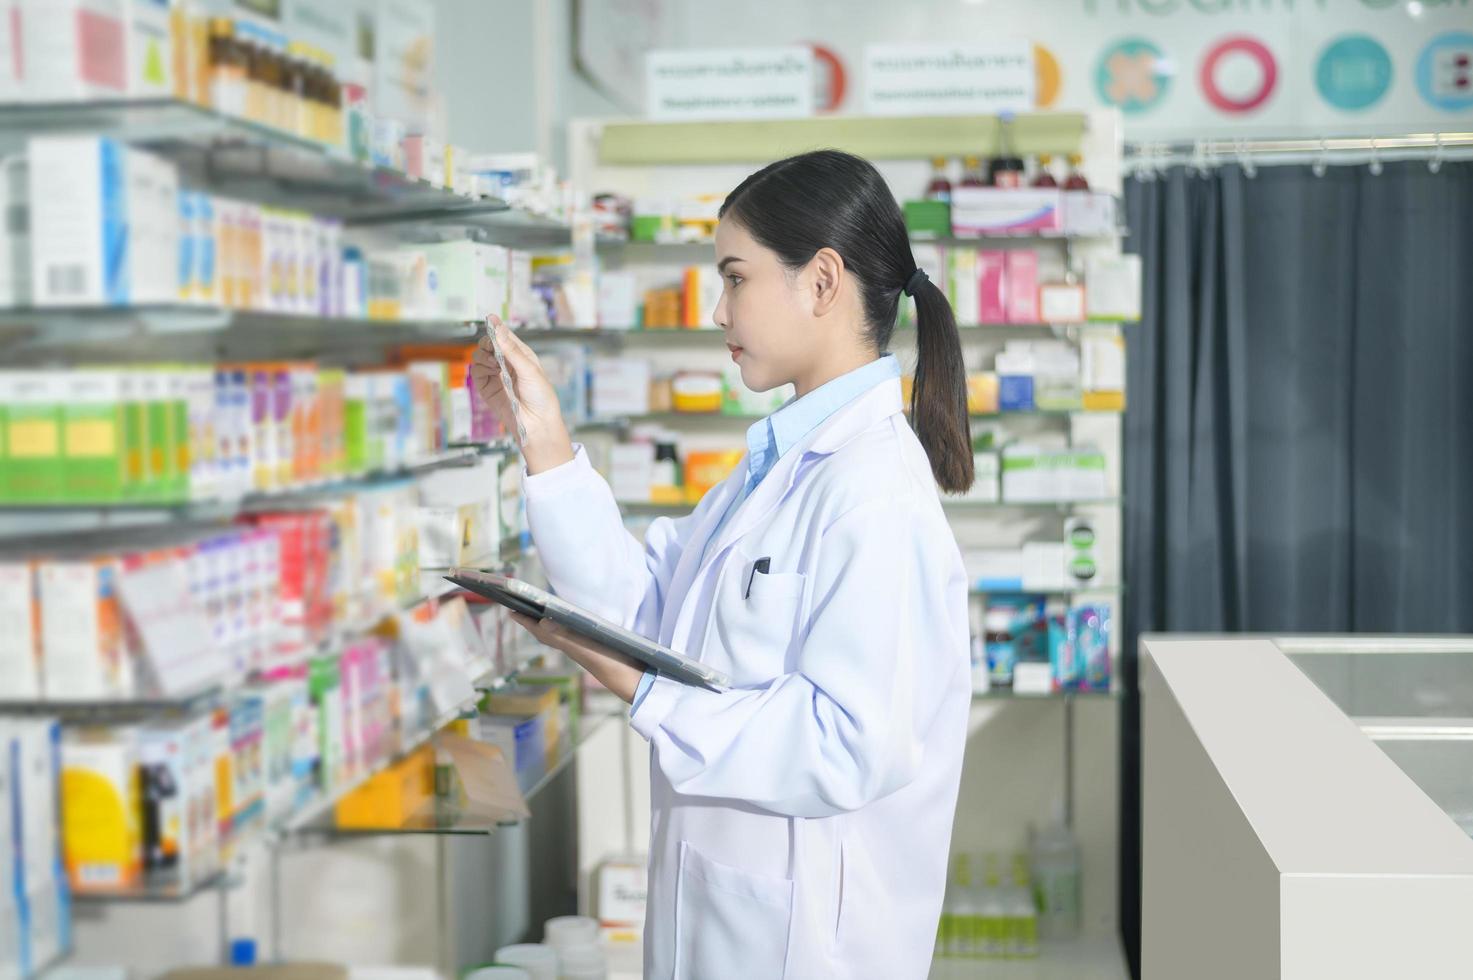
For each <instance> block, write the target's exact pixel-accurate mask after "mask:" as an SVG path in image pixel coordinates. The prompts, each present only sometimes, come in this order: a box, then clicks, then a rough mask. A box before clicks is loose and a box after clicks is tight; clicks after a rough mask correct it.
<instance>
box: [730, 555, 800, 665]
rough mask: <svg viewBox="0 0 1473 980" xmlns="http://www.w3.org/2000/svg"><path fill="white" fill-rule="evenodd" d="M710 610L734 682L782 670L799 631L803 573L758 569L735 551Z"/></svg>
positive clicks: (753, 563)
mask: <svg viewBox="0 0 1473 980" xmlns="http://www.w3.org/2000/svg"><path fill="white" fill-rule="evenodd" d="M733 558H734V559H735V560H734V561H733V563H732V566H731V567H730V568H729V569H728V570H727V572H726V575H725V577H724V578H723V580H722V586H721V589H720V591H719V592H718V594H717V598H716V605H715V610H714V617H713V618H714V625H715V628H716V637H717V639H718V640H719V641H720V644H721V646H722V648H723V649H724V650H725V651H726V654H727V655H728V656H729V657H730V658H731V660H730V665H729V672H730V673H731V674H732V675H733V676H734V677H736V679H737V682H738V683H739V684H740V683H745V682H750V681H758V680H765V679H767V678H769V677H772V676H774V675H776V674H780V673H782V672H783V671H784V670H785V669H786V664H785V661H784V657H785V655H786V653H787V651H788V648H789V646H790V645H791V644H792V642H793V639H794V636H795V635H796V633H797V632H798V610H799V608H800V606H801V604H802V601H803V580H804V576H803V574H802V573H801V572H772V573H765V572H757V571H754V567H755V565H756V561H755V560H754V559H752V558H751V557H749V556H747V555H745V554H743V553H742V552H741V551H737V552H735V554H734V555H733Z"/></svg>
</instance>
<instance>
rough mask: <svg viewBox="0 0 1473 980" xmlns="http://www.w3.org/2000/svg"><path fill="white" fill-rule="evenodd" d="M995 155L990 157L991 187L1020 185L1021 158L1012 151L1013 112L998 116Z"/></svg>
mask: <svg viewBox="0 0 1473 980" xmlns="http://www.w3.org/2000/svg"><path fill="white" fill-rule="evenodd" d="M997 147H998V152H997V156H995V157H993V158H992V167H991V179H992V186H993V187H1022V186H1023V158H1022V157H1020V156H1018V154H1017V153H1015V152H1014V151H1013V114H1012V113H1011V112H1004V113H1003V114H1002V115H1001V116H1000V117H999V118H998V134H997Z"/></svg>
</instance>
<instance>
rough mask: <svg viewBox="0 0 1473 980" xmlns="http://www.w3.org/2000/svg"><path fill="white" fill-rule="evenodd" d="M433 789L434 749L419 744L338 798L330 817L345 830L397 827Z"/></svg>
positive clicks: (429, 795)
mask: <svg viewBox="0 0 1473 980" xmlns="http://www.w3.org/2000/svg"><path fill="white" fill-rule="evenodd" d="M434 792H435V751H434V749H432V748H431V747H430V746H428V745H424V746H421V747H420V748H419V749H417V750H416V751H415V752H413V753H412V754H410V755H408V756H405V757H404V758H402V759H400V760H399V761H398V762H396V763H394V764H393V765H392V766H390V767H389V768H387V769H385V770H384V771H383V772H381V773H379V774H378V775H376V776H374V777H373V778H371V779H369V780H368V781H367V782H366V783H364V784H363V785H362V786H359V787H358V788H357V789H355V790H353V792H351V793H349V794H348V795H346V796H344V797H343V798H342V799H341V800H338V802H337V805H336V806H335V807H334V808H333V819H334V820H335V821H336V823H337V825H338V826H339V827H342V828H344V829H359V830H367V829H373V828H381V827H399V826H402V825H403V824H404V823H405V821H407V820H408V819H409V818H410V817H411V816H413V815H414V812H415V811H416V810H418V809H419V808H420V807H421V806H423V805H424V804H425V802H426V801H428V800H429V799H430V797H431V796H433V795H434Z"/></svg>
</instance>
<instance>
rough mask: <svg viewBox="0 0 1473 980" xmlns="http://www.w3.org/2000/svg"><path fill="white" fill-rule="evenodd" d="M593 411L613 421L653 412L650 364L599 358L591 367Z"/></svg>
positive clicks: (591, 410) (615, 358)
mask: <svg viewBox="0 0 1473 980" xmlns="http://www.w3.org/2000/svg"><path fill="white" fill-rule="evenodd" d="M590 368H591V371H590V375H591V378H590V386H591V388H592V391H591V401H592V405H591V406H590V412H591V413H592V414H593V416H594V417H595V418H601V419H611V418H619V417H621V416H626V415H644V414H647V413H648V412H649V410H650V362H649V360H648V359H646V358H642V357H595V358H593V359H592V362H591V364H590Z"/></svg>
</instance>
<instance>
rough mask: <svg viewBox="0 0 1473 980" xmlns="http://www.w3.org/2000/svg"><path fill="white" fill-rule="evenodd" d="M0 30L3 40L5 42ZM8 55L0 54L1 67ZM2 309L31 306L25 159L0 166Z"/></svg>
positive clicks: (28, 166) (9, 161)
mask: <svg viewBox="0 0 1473 980" xmlns="http://www.w3.org/2000/svg"><path fill="white" fill-rule="evenodd" d="M3 37H4V34H3V29H0V40H3ZM4 61H5V55H4V54H3V53H0V64H3V63H4ZM0 218H3V221H4V224H3V225H0V227H3V228H4V232H5V233H4V234H3V235H0V307H9V306H29V305H30V304H31V200H30V164H29V162H28V161H27V159H26V158H25V157H24V156H19V155H18V156H14V157H11V158H10V159H8V160H6V161H4V162H3V163H0Z"/></svg>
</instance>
